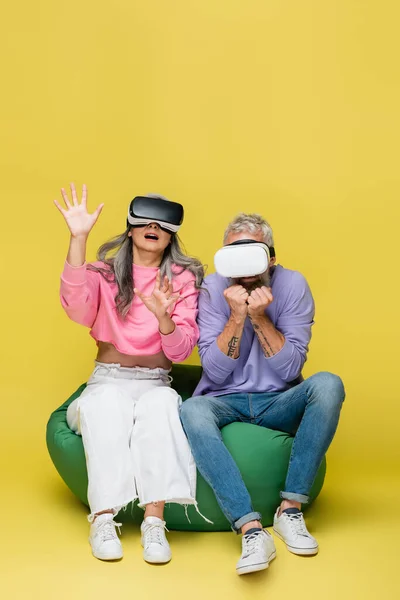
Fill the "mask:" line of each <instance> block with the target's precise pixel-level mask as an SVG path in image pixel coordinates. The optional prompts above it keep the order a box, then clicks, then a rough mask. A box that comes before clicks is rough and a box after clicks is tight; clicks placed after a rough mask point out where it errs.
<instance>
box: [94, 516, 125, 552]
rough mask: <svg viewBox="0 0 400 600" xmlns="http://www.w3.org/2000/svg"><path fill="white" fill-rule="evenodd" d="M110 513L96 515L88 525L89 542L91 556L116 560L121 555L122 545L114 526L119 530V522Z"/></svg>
mask: <svg viewBox="0 0 400 600" xmlns="http://www.w3.org/2000/svg"><path fill="white" fill-rule="evenodd" d="M113 516H114V515H112V514H111V513H104V514H102V515H99V516H98V517H96V519H95V521H93V523H92V524H91V526H90V536H89V542H90V545H91V546H92V553H93V556H95V557H96V558H99V559H100V560H118V559H120V558H122V557H123V552H122V545H121V542H120V541H119V538H118V535H117V532H116V531H115V528H116V527H118V531H119V532H120V533H121V531H120V529H119V528H120V526H121V523H115V522H114V519H113Z"/></svg>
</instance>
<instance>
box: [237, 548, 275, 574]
mask: <svg viewBox="0 0 400 600" xmlns="http://www.w3.org/2000/svg"><path fill="white" fill-rule="evenodd" d="M274 558H276V552H273V553H272V554H270V556H269V557H268V560H267V562H262V563H255V564H253V565H246V566H245V567H239V568H237V569H236V573H237V574H238V575H247V574H248V573H256V572H257V571H264V569H268V567H269V563H270V562H271V560H274Z"/></svg>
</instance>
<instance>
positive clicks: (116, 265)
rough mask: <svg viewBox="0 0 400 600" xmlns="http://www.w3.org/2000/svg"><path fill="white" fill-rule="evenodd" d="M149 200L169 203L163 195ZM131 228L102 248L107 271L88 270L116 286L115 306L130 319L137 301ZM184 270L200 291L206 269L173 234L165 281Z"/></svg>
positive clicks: (164, 261) (100, 254)
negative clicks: (131, 309) (174, 268)
mask: <svg viewBox="0 0 400 600" xmlns="http://www.w3.org/2000/svg"><path fill="white" fill-rule="evenodd" d="M147 197H148V198H161V199H162V200H168V198H165V197H164V196H160V195H159V194H147ZM130 230H131V226H130V225H129V226H128V227H127V228H126V230H125V231H124V233H122V234H121V235H117V236H115V237H114V238H112V239H111V240H109V241H108V242H106V243H105V244H102V246H100V248H99V249H98V251H97V260H99V261H101V262H103V263H104V264H105V267H96V266H94V265H89V266H88V269H90V270H91V271H97V272H98V273H100V274H101V275H102V276H103V277H104V279H106V280H107V281H109V282H113V283H116V284H117V286H118V293H117V295H116V296H115V304H116V307H117V311H118V314H119V315H120V316H121V317H122V318H124V317H126V315H127V313H128V311H129V308H130V306H131V304H132V300H133V296H134V293H133V288H134V287H135V286H134V281H133V242H132V237H131V236H129V235H128V234H129V232H130ZM174 265H175V266H176V267H178V268H180V271H178V274H179V273H183V271H185V270H188V271H190V272H191V273H193V275H194V276H195V287H196V289H200V288H201V284H202V282H203V279H204V267H203V265H202V264H201V262H200V261H199V260H198V259H197V258H193V257H191V256H187V254H186V253H185V251H184V249H182V242H181V240H180V239H179V236H178V235H177V234H176V233H172V234H171V242H170V244H169V245H168V246H167V248H166V249H165V250H164V254H163V257H162V260H161V265H160V276H161V281H162V280H163V278H164V277H165V276H167V277H168V279H169V280H170V281H171V280H172V278H173V275H176V274H177V273H176V272H174V273H173V272H172V267H173V266H174Z"/></svg>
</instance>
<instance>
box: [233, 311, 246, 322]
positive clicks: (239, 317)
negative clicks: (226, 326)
mask: <svg viewBox="0 0 400 600" xmlns="http://www.w3.org/2000/svg"><path fill="white" fill-rule="evenodd" d="M246 317H247V313H244V314H243V315H241V314H237V313H234V312H231V314H230V317H229V320H230V321H231V322H232V323H234V324H235V325H243V324H244V322H245V320H246Z"/></svg>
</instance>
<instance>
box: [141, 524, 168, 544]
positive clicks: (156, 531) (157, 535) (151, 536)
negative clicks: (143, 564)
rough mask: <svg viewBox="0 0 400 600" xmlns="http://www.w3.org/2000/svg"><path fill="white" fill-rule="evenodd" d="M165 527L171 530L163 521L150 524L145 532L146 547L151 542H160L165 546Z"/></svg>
mask: <svg viewBox="0 0 400 600" xmlns="http://www.w3.org/2000/svg"><path fill="white" fill-rule="evenodd" d="M164 529H165V530H166V531H169V530H168V529H167V528H166V526H165V525H164V524H163V523H153V524H152V525H148V526H147V527H146V530H145V532H144V537H145V541H146V547H147V546H149V545H150V544H160V545H161V546H164V545H165V540H164V537H163V532H164Z"/></svg>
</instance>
